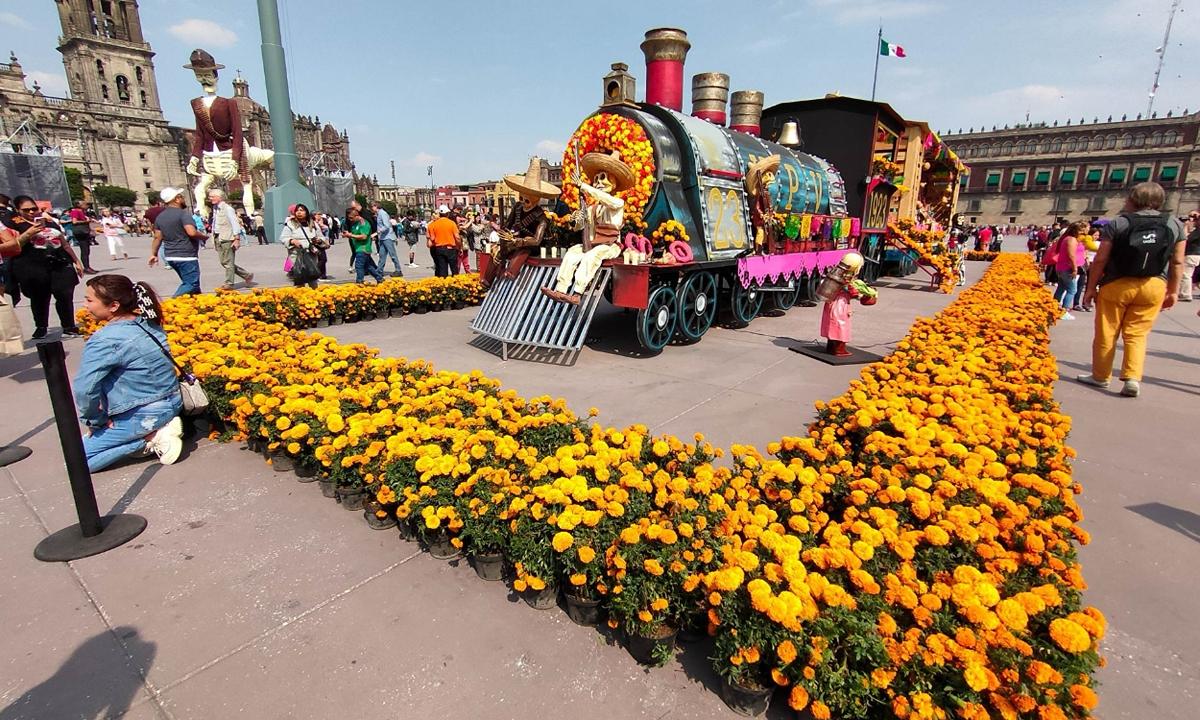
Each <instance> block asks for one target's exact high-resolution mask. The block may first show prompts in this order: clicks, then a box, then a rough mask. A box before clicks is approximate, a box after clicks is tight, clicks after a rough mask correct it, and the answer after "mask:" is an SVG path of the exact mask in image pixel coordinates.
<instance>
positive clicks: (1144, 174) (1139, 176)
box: [1133, 167, 1151, 182]
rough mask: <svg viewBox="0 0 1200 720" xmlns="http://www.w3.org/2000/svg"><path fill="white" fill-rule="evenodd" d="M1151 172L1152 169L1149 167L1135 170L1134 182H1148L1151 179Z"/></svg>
mask: <svg viewBox="0 0 1200 720" xmlns="http://www.w3.org/2000/svg"><path fill="white" fill-rule="evenodd" d="M1150 170H1151V169H1150V168H1148V167H1140V168H1134V171H1133V181H1134V182H1146V181H1147V180H1149V179H1150Z"/></svg>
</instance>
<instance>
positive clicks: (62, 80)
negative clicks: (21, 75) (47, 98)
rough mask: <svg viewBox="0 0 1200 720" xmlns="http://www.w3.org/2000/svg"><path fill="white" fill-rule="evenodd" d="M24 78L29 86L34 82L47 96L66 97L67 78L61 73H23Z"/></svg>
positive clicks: (34, 71) (40, 71)
mask: <svg viewBox="0 0 1200 720" xmlns="http://www.w3.org/2000/svg"><path fill="white" fill-rule="evenodd" d="M25 77H26V79H27V80H28V81H29V84H30V85H33V83H35V82H36V83H37V84H38V85H40V86H41V88H42V92H43V93H45V94H47V95H51V96H55V95H66V93H67V78H66V76H65V75H63V74H62V73H53V72H45V71H43V70H31V71H30V72H27V73H25Z"/></svg>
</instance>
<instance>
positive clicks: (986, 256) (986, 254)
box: [963, 250, 1000, 262]
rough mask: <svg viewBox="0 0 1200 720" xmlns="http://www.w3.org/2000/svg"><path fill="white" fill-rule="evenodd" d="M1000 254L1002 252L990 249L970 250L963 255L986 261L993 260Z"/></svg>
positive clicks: (970, 258)
mask: <svg viewBox="0 0 1200 720" xmlns="http://www.w3.org/2000/svg"><path fill="white" fill-rule="evenodd" d="M999 254H1000V253H998V252H991V251H988V250H968V251H966V252H965V253H963V257H964V258H966V259H967V260H982V261H984V262H991V261H993V260H995V259H996V256H998V255H999Z"/></svg>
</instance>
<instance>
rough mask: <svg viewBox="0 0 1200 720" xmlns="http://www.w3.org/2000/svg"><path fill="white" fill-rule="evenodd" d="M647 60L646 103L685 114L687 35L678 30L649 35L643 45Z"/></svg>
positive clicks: (649, 31) (656, 29)
mask: <svg viewBox="0 0 1200 720" xmlns="http://www.w3.org/2000/svg"><path fill="white" fill-rule="evenodd" d="M641 47H642V53H644V54H645V56H646V102H647V103H650V104H653V105H662V106H663V107H668V108H671V109H672V110H675V111H676V112H683V63H684V61H685V60H687V53H688V50H689V49H690V48H691V47H692V44H691V43H690V42H688V39H687V33H686V32H684V31H683V30H680V29H678V28H655V29H653V30H647V31H646V39H645V40H643V41H642V46H641Z"/></svg>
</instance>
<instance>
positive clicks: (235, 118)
mask: <svg viewBox="0 0 1200 720" xmlns="http://www.w3.org/2000/svg"><path fill="white" fill-rule="evenodd" d="M183 67H184V69H185V70H191V71H192V72H194V73H195V74H196V80H197V82H199V83H200V87H202V88H204V96H203V97H198V98H195V99H194V100H192V112H193V113H194V114H195V116H196V134H195V137H194V139H193V141H192V155H191V157H190V158H188V165H187V173H188V175H196V176H198V177H199V178H200V180H199V181H198V182H197V183H196V189H195V199H196V207H197V208H200V207H203V206H204V199H205V197H207V195H208V190H209V188H210V187H212V185H213V183H215V182H216V181H217V180H224V181H225V182H226V183H227V184H228V187H229V192H230V194H234V193H236V192H237V191H238V189H239V188H240V189H241V191H242V205H243V206H244V207H245V208H246V212H247V213H253V212H254V188H253V184H252V182H251V175H250V173H251V171H253V170H256V169H259V168H264V167H270V165H271V162H272V161H273V159H274V157H275V153H273V152H272V151H270V150H264V149H263V148H257V147H251V145H250V144H249V143H248V142H246V140H245V139H244V138H243V137H242V120H241V117H240V116H239V114H238V107H237V103H236V102H234V101H233V99H231V98H223V97H217V71H218V70H221V69H223V68H224V67H225V66H224V65H218V64H217V61H216V60H214V59H213V56H212V55H209V54H208V53H207V52H205V51H204V50H200V49H196V50H193V51H192V55H191V59H190V62H189V63H188V64H187V65H184V66H183Z"/></svg>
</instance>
